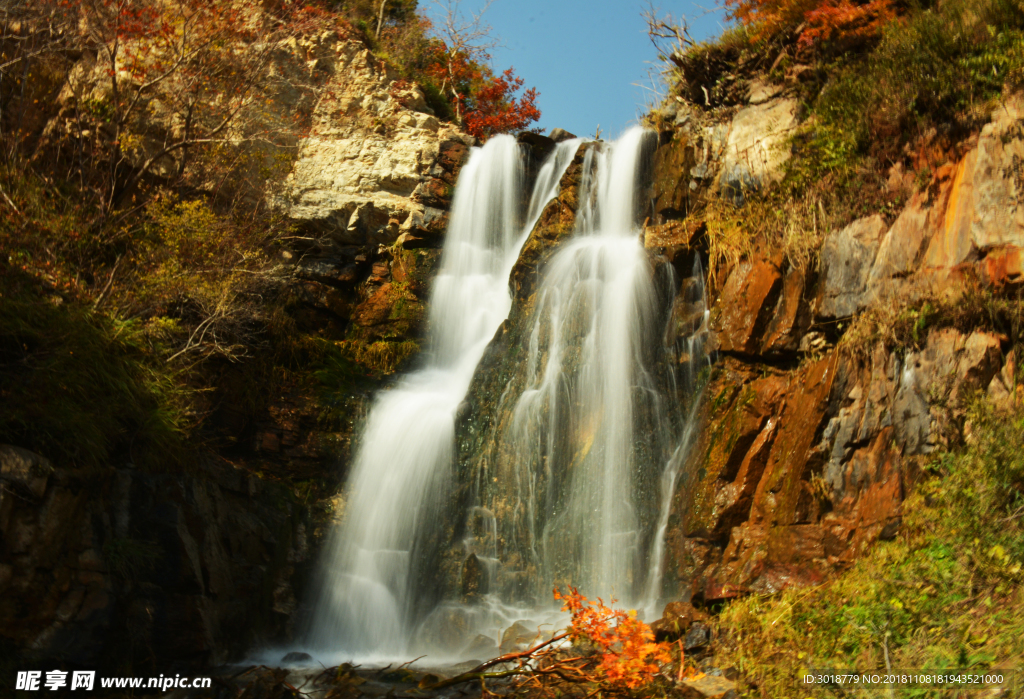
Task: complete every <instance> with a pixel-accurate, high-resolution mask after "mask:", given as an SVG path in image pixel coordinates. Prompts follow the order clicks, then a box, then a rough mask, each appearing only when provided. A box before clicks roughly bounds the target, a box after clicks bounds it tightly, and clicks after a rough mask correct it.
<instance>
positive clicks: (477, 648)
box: [462, 634, 498, 660]
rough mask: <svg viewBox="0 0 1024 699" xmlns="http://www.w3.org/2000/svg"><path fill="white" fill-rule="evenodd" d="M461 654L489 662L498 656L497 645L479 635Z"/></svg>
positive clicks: (489, 638)
mask: <svg viewBox="0 0 1024 699" xmlns="http://www.w3.org/2000/svg"><path fill="white" fill-rule="evenodd" d="M462 654H463V655H468V656H469V657H470V658H475V659H477V660H489V659H491V658H495V657H497V656H498V644H497V643H496V642H495V641H494V639H493V638H491V637H490V636H484V635H483V634H480V635H478V636H477V637H476V638H474V639H473V640H472V641H470V642H469V645H468V646H466V648H465V650H463V651H462Z"/></svg>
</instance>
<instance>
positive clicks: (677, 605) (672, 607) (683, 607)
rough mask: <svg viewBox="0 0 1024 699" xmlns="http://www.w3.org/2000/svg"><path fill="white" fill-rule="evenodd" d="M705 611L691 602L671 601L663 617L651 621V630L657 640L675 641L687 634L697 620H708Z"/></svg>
mask: <svg viewBox="0 0 1024 699" xmlns="http://www.w3.org/2000/svg"><path fill="white" fill-rule="evenodd" d="M707 618H708V616H707V614H705V613H704V612H702V611H700V610H699V609H696V608H695V607H694V606H693V605H692V604H690V603H689V602H669V603H668V604H667V605H665V611H664V612H662V615H661V618H660V619H658V620H656V621H654V622H652V623H651V631H653V632H654V639H655V640H656V641H657V642H659V643H660V642H662V641H675V640H676V639H677V638H680V637H682V636H685V635H686V634H687V632H688V631H689V629H690V627H691V626H692V625H693V624H694V623H695V622H702V621H705V620H707Z"/></svg>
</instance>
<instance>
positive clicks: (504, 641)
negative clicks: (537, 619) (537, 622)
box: [499, 621, 541, 653]
mask: <svg viewBox="0 0 1024 699" xmlns="http://www.w3.org/2000/svg"><path fill="white" fill-rule="evenodd" d="M530 623H531V622H529V621H517V622H516V623H514V624H512V626H510V627H508V628H507V629H505V630H504V631H503V632H502V634H501V646H500V648H499V649H500V651H501V652H502V653H512V652H514V651H517V650H522V649H524V648H527V647H529V646H530V645H532V644H533V643H534V642H535V641H539V640H540V639H541V634H540V632H539V631H537V628H536V626H532V627H531V626H530Z"/></svg>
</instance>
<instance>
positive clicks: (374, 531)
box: [309, 136, 579, 659]
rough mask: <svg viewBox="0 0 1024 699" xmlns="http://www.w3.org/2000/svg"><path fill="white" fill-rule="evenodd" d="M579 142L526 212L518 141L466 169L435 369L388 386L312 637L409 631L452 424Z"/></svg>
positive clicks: (546, 174) (481, 155)
mask: <svg viewBox="0 0 1024 699" xmlns="http://www.w3.org/2000/svg"><path fill="white" fill-rule="evenodd" d="M578 145H579V142H578V141H569V142H565V143H561V144H559V145H558V146H557V148H556V150H555V151H554V152H553V153H552V155H551V156H550V157H549V158H548V160H547V162H546V163H545V164H544V166H543V167H542V168H541V171H540V172H539V174H538V179H537V183H536V186H535V188H534V193H533V196H532V198H531V203H530V206H529V211H528V214H527V217H526V221H525V222H524V221H523V220H522V217H521V215H520V213H519V211H520V203H521V196H522V186H523V165H522V155H521V153H520V147H519V145H518V144H517V143H516V141H515V140H514V139H513V138H511V137H509V136H497V137H495V138H492V139H491V140H490V141H489V142H488V143H487V145H485V146H484V147H483V148H480V149H474V150H473V153H472V155H471V156H470V159H469V161H468V162H467V163H466V165H465V167H464V168H463V169H462V172H461V174H460V177H459V182H458V187H457V188H456V191H455V197H454V201H453V205H452V213H451V223H450V225H449V227H448V234H447V238H446V240H445V247H444V253H443V256H442V261H441V271H440V273H439V275H438V277H437V279H436V281H435V283H434V290H433V295H432V298H431V305H430V312H429V347H430V348H431V354H430V356H429V359H428V361H427V364H426V366H425V367H424V368H423V369H421V370H419V371H417V372H414V373H412V374H410V375H409V376H407V377H405V378H404V379H403V380H402V381H401V382H400V383H399V384H398V385H397V386H396V387H395V388H393V389H391V390H389V391H385V392H383V393H381V394H380V395H379V396H378V397H377V399H376V402H375V404H374V406H373V408H372V410H371V412H370V415H369V417H368V420H367V425H366V428H365V431H364V433H363V434H362V436H361V437H360V439H359V443H360V447H359V451H358V455H357V457H356V459H355V462H354V466H353V469H352V475H351V477H350V479H349V483H348V487H347V495H346V499H345V503H346V504H345V511H344V520H343V523H342V524H341V525H339V526H338V527H336V528H335V530H334V531H333V532H332V533H331V534H330V538H329V540H328V543H327V545H326V547H325V558H324V575H325V580H324V586H323V590H322V592H321V595H320V599H319V600H318V603H317V605H316V608H315V610H314V614H315V618H314V620H313V624H312V630H311V633H310V636H309V645H310V646H311V648H313V649H317V650H319V651H321V652H331V653H336V654H340V655H347V657H349V658H355V657H360V658H366V659H373V658H375V657H376V658H394V657H398V656H400V655H402V654H403V653H405V651H406V648H407V643H408V638H409V637H410V635H411V632H410V628H409V626H410V622H411V616H412V607H413V605H414V604H415V592H416V590H417V581H416V580H415V579H414V578H416V577H417V575H420V574H426V575H431V574H433V573H434V571H426V572H423V571H417V570H416V569H415V559H416V553H417V552H416V547H417V542H418V539H419V537H420V532H421V531H422V530H424V529H428V528H438V527H440V525H441V522H439V521H438V519H439V512H440V505H441V503H442V499H443V494H444V492H445V490H446V488H445V486H446V484H447V483H448V482H449V477H450V472H451V467H452V462H453V457H454V431H455V428H454V425H455V415H456V411H457V409H458V406H459V404H460V403H461V402H462V400H463V399H464V398H465V396H466V391H467V390H468V388H469V384H470V381H471V380H472V377H473V372H474V370H475V368H476V366H477V364H478V363H479V361H480V358H481V356H482V354H483V352H484V349H485V348H486V346H487V344H488V342H489V341H490V339H491V338H492V336H493V335H494V333H495V331H496V330H497V328H498V326H499V325H500V324H501V323H502V321H504V320H505V318H507V317H508V313H509V309H510V308H511V297H510V295H509V290H508V278H509V274H510V272H511V270H512V266H513V265H514V264H515V261H516V259H517V257H518V255H519V250H520V248H521V247H522V245H523V243H524V242H525V239H526V237H527V236H528V235H529V233H530V231H531V230H532V228H533V226H534V225H535V224H536V222H537V219H538V218H539V217H540V214H541V212H542V211H543V209H544V205H545V204H546V203H547V202H548V201H549V200H550V199H552V198H553V197H554V196H556V195H557V193H558V183H559V180H560V179H561V176H562V174H563V173H564V171H565V169H566V167H567V166H568V165H569V163H570V162H571V160H572V158H573V156H574V155H575V152H576V149H577V147H578Z"/></svg>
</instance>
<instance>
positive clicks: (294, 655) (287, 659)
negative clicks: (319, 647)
mask: <svg viewBox="0 0 1024 699" xmlns="http://www.w3.org/2000/svg"><path fill="white" fill-rule="evenodd" d="M312 659H313V656H312V655H310V654H309V653H303V652H302V651H299V650H293V651H292V652H291V653H287V654H285V656H284V657H283V658H281V662H282V663H306V662H309V661H311V660H312Z"/></svg>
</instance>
